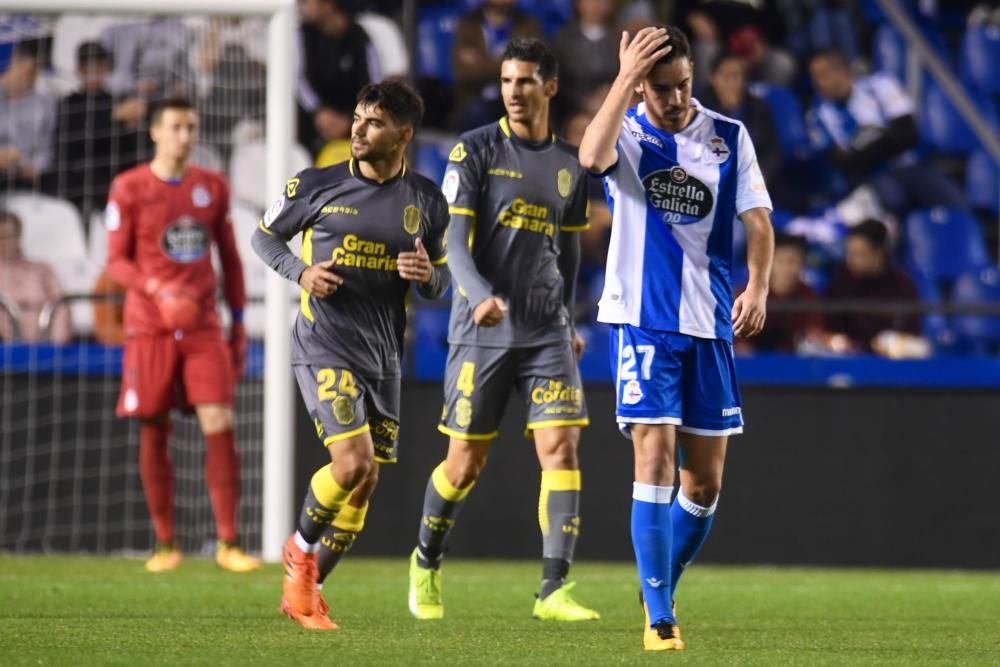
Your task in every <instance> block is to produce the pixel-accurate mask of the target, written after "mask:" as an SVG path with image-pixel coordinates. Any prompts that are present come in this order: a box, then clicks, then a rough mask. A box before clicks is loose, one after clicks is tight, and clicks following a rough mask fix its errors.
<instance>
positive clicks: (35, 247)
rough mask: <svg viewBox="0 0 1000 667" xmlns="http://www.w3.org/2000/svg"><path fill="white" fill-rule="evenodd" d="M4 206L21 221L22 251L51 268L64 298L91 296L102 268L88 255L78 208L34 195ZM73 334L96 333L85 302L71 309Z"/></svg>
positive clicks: (6, 201) (9, 199) (19, 195)
mask: <svg viewBox="0 0 1000 667" xmlns="http://www.w3.org/2000/svg"><path fill="white" fill-rule="evenodd" d="M3 206H4V207H6V208H8V209H10V210H11V211H13V212H14V213H16V214H17V216H18V217H19V218H21V222H22V224H23V225H24V232H23V236H22V238H21V248H22V250H23V252H24V255H25V256H26V257H28V258H29V259H33V260H36V261H43V262H45V263H46V264H48V265H49V266H51V267H52V270H53V271H55V274H56V277H57V278H58V279H59V284H60V285H61V286H62V289H63V293H65V294H80V293H89V292H90V291H91V290H92V288H93V286H94V282H95V281H96V280H97V276H98V274H99V273H100V265H98V264H96V263H95V262H93V261H92V260H91V259H90V257H89V256H88V253H87V243H86V241H85V240H84V237H83V221H82V220H81V219H80V213H79V212H78V211H77V209H76V207H75V206H73V204H71V203H70V202H68V201H66V200H64V199H58V198H56V197H49V196H47V195H41V194H36V193H33V192H24V193H15V194H12V195H10V196H8V197H6V198H5V199H4V200H3ZM71 309H72V317H73V330H74V331H75V332H76V333H78V334H84V335H86V334H89V333H91V332H92V331H93V330H94V316H93V308H92V306H91V305H90V304H89V303H88V302H86V301H79V302H76V303H74V304H72V305H71Z"/></svg>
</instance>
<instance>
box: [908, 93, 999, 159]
mask: <svg viewBox="0 0 1000 667" xmlns="http://www.w3.org/2000/svg"><path fill="white" fill-rule="evenodd" d="M973 102H975V103H976V106H977V107H978V108H979V111H980V113H982V114H983V115H984V116H985V117H986V122H987V123H989V124H990V125H991V126H992V127H993V128H994V129H996V128H997V127H998V126H1000V123H998V122H997V113H996V108H995V107H994V105H993V103H992V102H990V100H988V99H986V98H984V97H982V96H981V95H973ZM919 115H920V135H921V138H922V139H923V141H924V143H925V144H926V145H927V146H929V147H930V148H932V149H933V150H935V151H937V152H940V153H945V154H955V153H969V152H970V151H972V150H974V149H976V148H978V147H979V140H978V139H977V138H976V135H975V134H973V132H972V128H970V127H969V126H968V125H967V124H966V122H965V120H964V119H963V118H962V117H961V116H960V115H959V113H958V110H957V109H956V108H955V106H954V105H953V104H952V103H951V100H949V99H948V97H947V96H946V95H945V94H944V91H943V90H941V88H940V86H938V85H937V84H936V83H934V82H932V81H929V82H928V83H927V85H926V87H925V89H924V97H923V103H922V104H921V108H920V110H919Z"/></svg>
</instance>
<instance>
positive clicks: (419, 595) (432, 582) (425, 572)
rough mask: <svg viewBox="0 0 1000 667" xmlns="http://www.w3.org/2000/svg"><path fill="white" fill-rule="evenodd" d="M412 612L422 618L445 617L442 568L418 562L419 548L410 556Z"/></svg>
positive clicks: (410, 603)
mask: <svg viewBox="0 0 1000 667" xmlns="http://www.w3.org/2000/svg"><path fill="white" fill-rule="evenodd" d="M409 605H410V613H411V614H413V615H414V616H415V617H416V618H419V619H421V620H424V621H426V620H432V619H437V618H444V604H443V603H442V602H441V570H429V569H426V568H422V567H420V564H419V563H417V550H416V549H414V550H413V555H411V556H410V597H409Z"/></svg>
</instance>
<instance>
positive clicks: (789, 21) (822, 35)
mask: <svg viewBox="0 0 1000 667" xmlns="http://www.w3.org/2000/svg"><path fill="white" fill-rule="evenodd" d="M949 1H950V2H954V1H955V0H949ZM925 2H926V0H922V2H920V3H914V4H924V3H925ZM774 4H775V9H776V10H777V12H778V13H779V14H780V15H781V18H782V21H783V22H784V24H785V27H786V29H787V31H788V34H787V38H786V40H785V41H784V43H785V44H786V45H787V46H789V47H790V48H791V49H792V50H793V51H795V52H796V53H797V54H798V55H799V57H801V58H805V57H807V56H808V55H809V54H810V53H814V52H816V51H819V50H823V49H836V50H838V51H840V52H841V53H843V54H844V55H845V57H846V58H847V60H848V61H850V62H853V61H854V59H855V58H857V57H858V55H859V53H858V43H859V40H858V29H857V26H858V25H863V23H861V22H860V21H856V20H855V17H854V16H852V14H851V10H852V5H856V4H858V3H854V2H851V1H850V0H775V2H774ZM871 4H875V3H871Z"/></svg>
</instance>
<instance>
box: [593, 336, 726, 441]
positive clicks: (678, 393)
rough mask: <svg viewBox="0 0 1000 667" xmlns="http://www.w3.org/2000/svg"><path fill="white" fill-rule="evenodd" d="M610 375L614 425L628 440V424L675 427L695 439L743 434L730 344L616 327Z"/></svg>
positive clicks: (612, 342)
mask: <svg viewBox="0 0 1000 667" xmlns="http://www.w3.org/2000/svg"><path fill="white" fill-rule="evenodd" d="M611 371H612V373H613V374H614V376H615V386H616V393H617V398H616V404H617V409H616V414H617V417H618V425H619V427H620V428H621V429H622V432H623V433H624V434H626V435H628V425H629V424H674V425H676V426H678V430H680V431H683V432H685V433H694V434H696V435H733V434H736V433H742V432H743V410H742V405H741V402H740V390H739V387H738V386H737V383H736V365H735V363H734V362H733V346H732V344H731V343H729V342H728V341H725V340H716V339H709V338H697V337H695V336H688V335H686V334H680V333H675V332H672V331H655V330H652V329H642V328H639V327H633V326H631V325H628V324H615V325H612V327H611Z"/></svg>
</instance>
